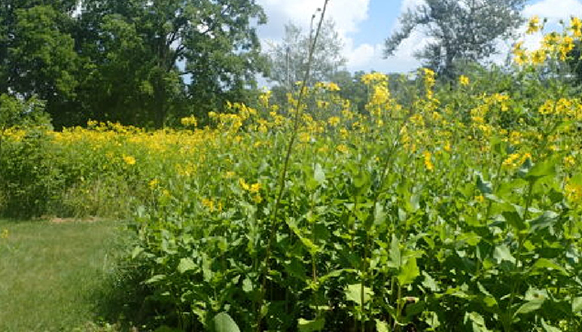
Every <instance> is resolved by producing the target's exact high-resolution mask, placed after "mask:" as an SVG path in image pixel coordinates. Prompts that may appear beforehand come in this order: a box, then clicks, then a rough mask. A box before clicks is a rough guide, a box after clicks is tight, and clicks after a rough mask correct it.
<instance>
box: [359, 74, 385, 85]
mask: <svg viewBox="0 0 582 332" xmlns="http://www.w3.org/2000/svg"><path fill="white" fill-rule="evenodd" d="M387 78H388V77H387V76H386V75H384V74H382V73H370V74H365V75H363V76H362V78H361V81H362V83H364V84H366V85H371V84H377V83H380V82H385V81H386V80H387Z"/></svg>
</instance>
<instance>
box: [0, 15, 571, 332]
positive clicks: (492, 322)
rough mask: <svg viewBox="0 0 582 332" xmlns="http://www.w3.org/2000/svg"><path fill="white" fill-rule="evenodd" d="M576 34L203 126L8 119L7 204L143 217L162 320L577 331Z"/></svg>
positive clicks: (143, 272) (140, 261)
mask: <svg viewBox="0 0 582 332" xmlns="http://www.w3.org/2000/svg"><path fill="white" fill-rule="evenodd" d="M531 28H532V29H531V30H532V31H534V30H539V29H541V28H542V27H541V26H540V25H539V22H537V21H535V20H533V21H532V23H531ZM581 34H582V26H579V25H577V21H575V20H573V21H572V24H571V26H570V27H569V28H568V29H567V30H566V31H565V32H564V33H563V34H550V35H548V36H547V37H545V38H544V39H543V41H542V46H541V48H540V49H539V50H535V51H529V50H525V49H523V48H521V47H520V46H519V45H518V47H516V48H515V50H514V53H515V60H516V62H517V63H519V64H521V67H519V68H516V69H515V72H514V73H513V74H511V75H510V76H509V79H508V76H500V77H497V76H495V73H493V72H492V73H490V75H492V76H491V77H478V76H461V77H459V78H458V84H456V85H455V87H454V88H450V87H447V88H444V89H438V88H436V87H435V74H434V72H432V71H431V70H428V69H425V70H421V71H419V73H418V75H417V78H416V84H411V85H409V86H408V89H410V91H405V92H402V93H405V94H406V95H407V96H412V97H410V98H403V100H407V101H408V102H405V103H401V102H398V101H397V99H396V98H395V96H394V95H392V94H391V92H390V89H389V87H390V82H389V79H388V77H387V76H385V75H382V74H377V73H376V74H366V75H362V76H361V82H362V84H363V85H364V86H365V87H366V89H367V97H368V98H367V102H366V104H365V106H364V110H363V111H361V112H360V111H358V108H357V107H356V106H355V104H354V103H352V102H351V101H350V100H346V99H344V98H342V97H341V96H340V94H339V93H340V91H341V90H340V89H341V87H339V86H338V85H336V84H334V83H320V84H316V85H315V86H314V87H312V88H308V89H306V90H305V91H304V93H306V94H305V96H306V97H305V99H304V102H303V103H301V105H297V100H296V98H297V96H296V95H289V101H290V104H291V105H296V107H295V108H289V109H282V108H281V107H280V106H279V105H277V104H272V103H271V102H270V95H269V93H265V94H263V95H262V96H260V98H259V100H258V102H257V105H258V106H257V107H256V108H251V107H247V106H245V105H243V104H240V103H234V104H228V107H227V108H226V109H225V112H224V113H211V114H210V115H209V117H210V119H211V122H212V126H209V127H205V128H202V129H195V128H196V126H197V120H196V118H194V117H185V118H183V119H182V120H181V124H182V126H184V127H185V128H183V129H182V130H164V131H155V132H147V131H144V130H141V129H137V128H133V127H124V126H121V125H117V124H103V123H96V122H91V123H90V124H89V127H88V128H86V129H82V128H72V129H68V130H65V131H63V132H51V131H46V130H44V131H43V130H40V129H38V128H37V129H36V130H33V131H31V130H30V129H27V128H21V129H19V128H18V127H16V128H15V127H12V128H10V129H7V130H5V131H4V132H3V138H4V145H3V149H2V152H1V154H2V155H1V156H0V157H1V158H0V162H1V163H2V164H1V165H0V172H2V177H1V180H2V183H1V184H0V185H1V186H2V187H1V188H2V191H1V192H2V193H4V195H3V196H2V199H1V200H0V206H1V207H2V208H3V209H4V211H14V210H18V205H17V203H18V202H22V204H23V206H29V207H37V208H38V207H43V211H35V212H47V211H49V212H50V211H52V212H53V213H55V212H56V213H71V214H83V213H86V214H99V213H102V214H106V213H111V212H112V211H126V212H127V211H132V210H134V211H136V213H135V223H134V227H133V229H134V230H135V234H136V236H137V246H136V247H135V249H134V250H133V254H132V264H133V265H136V266H137V268H138V271H139V273H140V276H143V277H144V278H143V284H144V286H145V287H146V289H147V291H148V292H147V294H146V295H147V301H146V304H145V305H144V308H143V310H148V308H154V309H152V311H151V313H150V315H151V318H152V319H151V320H150V321H148V322H145V324H146V326H147V327H148V328H152V329H154V328H156V327H158V326H162V325H166V326H170V327H173V328H174V327H175V328H179V329H180V330H186V331H195V330H202V329H207V330H215V331H239V330H244V331H249V330H256V331H267V330H268V331H322V330H325V331H346V330H347V331H354V330H359V331H374V330H375V331H413V330H415V329H416V330H420V331H551V332H553V331H569V332H570V331H571V332H573V331H580V330H581V329H582V325H581V324H582V323H581V322H582V280H581V279H580V271H582V261H581V259H582V247H581V243H582V242H581V241H580V238H581V235H582V234H581V231H582V219H581V216H582V171H581V169H580V166H579V165H580V164H581V162H582V136H581V135H580V128H581V127H582V102H581V100H580V98H579V96H578V94H577V91H576V90H575V89H573V88H572V87H571V86H570V85H568V84H567V82H568V77H563V76H560V75H559V73H554V74H551V75H550V74H548V69H547V67H546V65H547V64H548V63H554V62H560V61H563V60H566V59H567V57H568V54H569V51H568V50H571V46H570V45H571V43H573V42H574V41H575V40H577V39H580V37H581ZM540 54H541V55H543V58H541V55H540ZM493 78H495V79H493ZM24 174H27V175H28V176H29V177H28V178H27V177H25V176H24ZM25 179H26V180H25ZM19 181H20V182H19ZM283 185H284V187H282V186H283ZM281 188H285V190H281ZM15 195H19V196H15ZM14 197H18V199H17V200H15V198H14ZM27 202H33V203H27ZM24 204H29V205H24ZM21 208H22V207H21ZM143 310H142V312H143Z"/></svg>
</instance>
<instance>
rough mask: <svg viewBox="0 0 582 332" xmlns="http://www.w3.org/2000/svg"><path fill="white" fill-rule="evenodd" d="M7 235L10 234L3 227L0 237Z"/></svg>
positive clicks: (3, 237)
mask: <svg viewBox="0 0 582 332" xmlns="http://www.w3.org/2000/svg"><path fill="white" fill-rule="evenodd" d="M9 235H10V233H9V232H8V230H7V229H3V230H2V233H0V239H7V238H8V236H9Z"/></svg>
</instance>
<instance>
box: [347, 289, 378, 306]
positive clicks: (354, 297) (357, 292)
mask: <svg viewBox="0 0 582 332" xmlns="http://www.w3.org/2000/svg"><path fill="white" fill-rule="evenodd" d="M345 294H346V298H347V299H348V301H352V302H356V303H358V304H359V303H360V302H362V284H353V285H348V286H347V287H346V289H345ZM373 295H374V292H373V291H372V289H370V288H368V287H364V303H366V302H368V301H370V299H371V298H372V296H373Z"/></svg>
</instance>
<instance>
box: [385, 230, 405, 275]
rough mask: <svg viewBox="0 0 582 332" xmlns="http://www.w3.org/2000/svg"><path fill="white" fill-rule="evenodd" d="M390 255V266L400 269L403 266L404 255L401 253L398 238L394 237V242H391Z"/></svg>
mask: <svg viewBox="0 0 582 332" xmlns="http://www.w3.org/2000/svg"><path fill="white" fill-rule="evenodd" d="M388 254H389V255H390V260H389V261H388V266H389V267H391V268H395V269H399V268H400V267H401V265H402V254H401V252H400V241H398V238H397V237H396V236H394V235H393V236H392V242H390V250H389V252H388Z"/></svg>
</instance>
